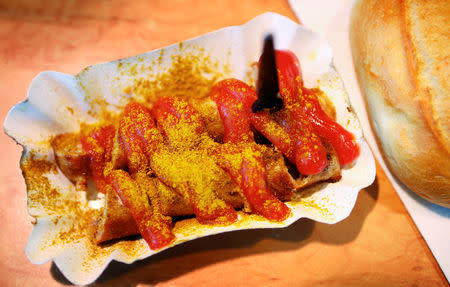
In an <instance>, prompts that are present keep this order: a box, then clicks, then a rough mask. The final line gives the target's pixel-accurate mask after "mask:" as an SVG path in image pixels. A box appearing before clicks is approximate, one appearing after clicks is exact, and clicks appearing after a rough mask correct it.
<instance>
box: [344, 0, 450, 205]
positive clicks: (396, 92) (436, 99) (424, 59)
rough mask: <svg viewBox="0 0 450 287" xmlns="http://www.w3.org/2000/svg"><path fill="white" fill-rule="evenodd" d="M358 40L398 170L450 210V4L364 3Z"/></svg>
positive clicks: (356, 49)
mask: <svg viewBox="0 0 450 287" xmlns="http://www.w3.org/2000/svg"><path fill="white" fill-rule="evenodd" d="M350 42H351V47H352V54H353V61H354V64H355V69H356V72H357V76H358V79H359V82H360V86H361V89H362V91H363V93H364V94H365V97H366V100H367V104H368V108H369V111H370V115H371V118H372V124H373V128H374V130H375V132H376V134H377V135H378V139H379V141H380V144H381V146H382V149H383V151H384V156H385V158H386V159H387V161H388V163H389V165H390V168H391V170H392V171H393V172H394V174H395V175H396V176H397V177H398V178H399V179H400V180H401V181H402V182H403V183H404V184H405V185H406V186H408V187H409V188H410V189H411V190H413V191H415V192H416V193H417V194H419V195H421V196H422V197H424V198H426V199H428V200H430V201H432V202H434V203H437V204H440V205H442V206H446V207H450V89H449V82H448V81H449V80H450V1H448V0H440V1H409V0H366V1H356V3H355V6H354V8H353V12H352V17H351V23H350Z"/></svg>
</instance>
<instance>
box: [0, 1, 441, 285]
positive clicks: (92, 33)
mask: <svg viewBox="0 0 450 287" xmlns="http://www.w3.org/2000/svg"><path fill="white" fill-rule="evenodd" d="M130 3H131V1H109V2H106V1H83V2H82V1H53V0H41V1H35V2H32V3H25V2H24V1H19V2H18V3H8V1H7V0H5V1H3V0H1V1H0V39H1V42H0V95H1V102H0V113H1V114H0V115H1V118H3V119H4V118H5V116H6V113H7V112H8V110H9V109H10V108H11V107H12V106H13V105H14V104H16V103H18V102H19V101H22V100H23V99H24V98H25V95H26V91H27V87H28V85H29V83H30V81H31V79H32V78H33V77H34V76H35V75H36V74H37V73H38V72H39V71H42V70H56V71H60V72H64V73H70V74H75V73H77V72H78V71H80V70H81V69H82V68H84V67H85V66H88V65H90V64H94V63H99V62H104V61H109V60H113V59H117V58H123V57H127V56H132V55H136V54H140V53H143V52H146V51H149V50H152V49H156V48H159V47H162V46H165V45H168V44H172V43H175V42H178V41H180V40H185V39H187V38H191V37H194V36H198V35H200V34H203V33H205V32H209V31H213V30H215V29H218V28H222V27H225V26H229V25H240V24H243V23H245V22H247V21H248V20H250V19H251V18H253V17H255V16H257V15H259V14H261V13H263V12H266V11H273V12H278V13H280V14H282V15H285V16H287V17H289V18H291V19H294V20H295V16H294V14H293V12H292V11H291V10H290V8H289V5H288V3H287V2H285V1H276V0H264V1H263V0H251V1H249V0H247V1H242V0H241V1H239V0H233V1H221V0H210V1H199V0H178V1H163V0H156V1H134V2H132V4H130ZM0 149H1V164H2V172H1V175H0V181H1V182H0V198H1V199H2V208H0V218H1V219H2V220H1V231H2V232H1V233H0V242H1V245H0V286H61V285H65V284H68V282H67V281H66V280H65V279H64V278H63V276H62V275H61V273H60V272H59V271H58V270H57V268H56V267H55V265H53V264H52V263H51V262H49V263H46V264H43V265H40V266H37V265H32V264H31V263H30V262H29V261H28V260H27V258H26V257H25V254H24V251H23V250H24V247H25V244H26V241H27V237H28V235H29V234H30V231H31V228H32V225H31V224H30V221H31V218H30V217H29V216H28V215H27V211H26V195H25V184H24V182H23V179H22V176H21V172H20V169H19V167H18V162H19V157H20V153H21V147H20V146H18V145H16V144H15V143H14V142H13V141H12V140H11V139H9V138H8V137H7V136H5V135H4V134H1V135H0ZM446 284H448V282H447V281H446V279H445V277H444V275H443V273H442V272H441V270H440V269H439V266H438V264H437V263H436V261H435V259H434V258H433V256H432V254H431V252H430V250H429V249H428V247H427V245H426V243H425V242H424V240H423V239H422V237H421V235H420V233H419V232H418V230H417V229H416V227H415V225H414V223H413V222H412V220H411V218H410V217H409V215H408V213H407V212H406V210H405V208H404V206H403V205H402V203H401V201H400V200H399V198H398V196H397V194H396V193H395V191H394V189H393V188H392V186H391V184H390V183H389V181H388V179H387V178H386V176H385V174H384V173H383V171H382V169H381V168H380V166H379V165H377V178H376V180H375V182H374V184H372V185H371V186H370V187H368V188H367V189H365V190H363V191H361V192H360V194H359V198H358V201H357V203H356V206H355V208H354V210H353V212H352V213H351V215H350V217H349V218H347V219H346V220H344V221H343V222H341V223H338V224H335V225H327V224H321V223H315V222H313V221H310V220H300V221H298V222H297V223H295V224H294V225H292V226H290V227H289V228H286V229H283V230H258V231H243V232H235V233H227V234H222V235H217V236H214V237H211V238H206V239H200V240H196V241H193V242H189V243H187V244H184V245H182V246H178V247H175V248H173V249H170V250H168V251H166V252H163V253H162V254H159V255H157V256H155V257H152V258H149V259H147V260H144V261H141V262H138V263H136V264H133V265H125V264H119V263H113V264H111V266H110V267H109V268H108V269H107V270H106V272H105V273H104V274H103V276H102V277H100V279H99V280H98V281H97V283H96V284H95V286H97V285H98V286H153V285H158V286H196V287H200V286H342V285H344V286H425V285H426V286H443V285H446Z"/></svg>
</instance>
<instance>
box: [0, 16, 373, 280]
mask: <svg viewBox="0 0 450 287" xmlns="http://www.w3.org/2000/svg"><path fill="white" fill-rule="evenodd" d="M269 32H271V33H273V34H274V38H275V46H276V48H277V49H290V50H291V51H293V52H294V53H295V54H296V55H297V56H298V58H299V60H300V63H301V67H302V73H303V77H304V81H305V85H306V86H307V87H309V88H312V87H319V88H320V89H322V90H323V91H324V92H325V93H326V94H327V96H328V97H329V98H330V99H331V101H332V102H333V103H334V105H335V109H336V115H337V121H338V122H339V123H340V124H341V125H342V126H344V127H345V128H346V129H347V130H349V131H351V132H352V133H353V134H354V135H355V137H356V139H357V141H358V143H359V146H360V148H361V155H360V156H359V158H358V159H357V161H356V163H355V164H354V165H352V166H351V167H346V168H344V169H343V170H342V179H341V180H340V181H338V182H335V183H328V184H320V185H318V188H317V187H316V189H315V190H314V191H311V190H309V191H307V192H303V193H302V194H301V196H300V197H299V198H298V199H297V200H295V201H292V202H288V203H287V205H288V206H289V207H290V208H291V210H292V215H291V216H290V217H289V218H288V219H286V220H285V221H284V222H282V223H273V222H269V221H266V220H265V219H264V218H262V217H260V216H257V215H248V214H244V213H242V212H239V221H238V222H237V223H235V224H233V225H230V226H225V227H223V226H208V225H199V224H196V220H195V218H194V219H187V220H183V221H180V222H177V223H176V224H175V226H174V233H175V235H176V237H177V240H176V242H175V243H174V244H173V245H171V246H174V245H177V244H180V243H182V242H185V241H188V240H193V239H196V238H199V237H204V236H208V235H212V234H217V233H221V232H227V231H236V230H241V229H255V228H280V227H286V226H288V225H290V224H292V223H293V222H295V221H297V220H298V219H299V218H302V217H306V218H310V219H312V220H315V221H319V222H326V223H330V224H332V223H336V222H338V221H341V220H343V219H344V218H346V217H347V216H348V215H349V214H350V212H351V210H352V208H353V206H354V205H355V201H356V198H357V195H358V192H359V190H361V189H362V188H364V187H366V186H368V185H370V184H371V183H372V182H373V180H374V178H375V162H374V159H373V157H372V154H371V152H370V149H369V147H368V145H367V144H366V142H365V140H364V138H363V134H362V131H361V127H360V124H359V122H358V119H357V118H356V115H355V114H354V113H353V112H352V110H351V106H350V103H349V99H348V96H347V94H346V91H345V89H344V86H343V83H342V81H341V79H340V77H339V75H338V74H337V72H336V71H335V69H334V67H333V65H332V51H331V48H330V46H329V45H328V44H327V42H326V41H325V40H324V39H322V38H320V37H319V36H318V35H316V34H315V33H314V32H312V31H310V30H308V29H307V28H305V27H302V26H299V25H298V24H296V23H294V22H292V21H291V20H289V19H287V18H285V17H283V16H280V15H278V14H273V13H266V14H263V15H260V16H258V17H256V18H254V19H253V20H251V21H250V22H248V23H246V24H244V25H242V26H235V27H227V28H224V29H221V30H218V31H215V32H212V33H209V34H206V35H203V36H201V37H198V38H195V39H192V40H188V41H185V42H183V44H176V45H172V46H169V47H166V48H163V49H162V50H155V51H151V52H148V53H145V54H142V55H139V56H136V57H131V58H127V59H122V60H118V61H113V62H108V63H103V64H98V65H94V66H91V67H88V68H86V69H84V70H83V71H82V72H80V73H79V74H77V75H75V76H72V75H67V74H62V73H58V72H51V71H46V72H42V73H40V74H39V75H37V76H36V77H35V78H34V80H33V81H32V83H31V85H30V87H29V90H28V96H27V99H26V100H25V101H24V102H22V103H19V104H17V105H16V106H14V107H13V108H12V109H11V111H10V112H9V114H8V116H7V118H6V120H5V124H4V128H5V132H6V133H7V134H8V135H9V136H10V137H11V138H13V139H14V140H15V141H17V142H18V143H19V144H20V145H22V146H23V148H24V152H23V156H22V163H24V164H26V163H27V162H29V161H30V159H31V158H33V161H31V162H33V164H34V165H35V166H28V167H27V168H29V169H30V168H34V173H33V174H32V175H27V173H25V174H24V176H25V180H26V181H27V189H28V190H27V195H28V211H29V213H30V215H31V216H33V217H35V218H36V224H35V226H34V227H33V231H32V233H31V235H30V238H29V240H28V243H27V246H26V248H25V252H26V255H27V256H28V258H29V260H30V261H31V262H32V263H35V264H41V263H44V262H46V261H48V260H53V261H54V262H55V264H56V265H57V266H58V268H59V269H60V270H61V272H62V273H63V274H64V275H65V276H66V277H67V279H69V280H70V281H71V282H73V283H75V284H89V283H91V282H93V281H95V280H96V278H98V276H99V275H100V274H101V273H102V271H103V270H104V269H105V268H106V267H107V266H108V264H109V262H110V261H111V260H116V261H120V262H124V263H132V262H134V261H136V260H139V259H143V258H146V257H149V256H151V255H153V254H156V253H158V252H161V251H162V250H158V251H153V250H150V249H149V247H148V246H147V244H146V243H145V241H144V240H143V239H136V240H127V241H118V242H115V243H111V244H109V245H106V246H101V247H100V246H97V245H96V244H95V243H93V242H92V241H91V240H90V239H89V236H88V232H90V231H89V230H90V229H89V228H87V227H88V226H89V225H86V222H87V221H88V220H92V219H93V218H95V216H98V215H99V214H100V211H101V209H102V207H103V204H104V202H103V200H104V199H103V198H101V197H99V198H93V199H89V197H88V196H87V192H83V191H81V192H80V191H76V190H75V187H74V185H73V184H72V183H71V182H70V181H69V180H68V179H66V178H65V176H64V175H63V174H62V172H61V171H60V170H59V169H58V168H57V166H56V164H55V160H54V155H53V150H52V149H51V147H50V143H49V140H50V139H51V137H52V136H55V135H57V134H60V133H65V132H78V131H79V129H80V124H81V123H95V122H96V121H98V120H99V118H98V117H96V114H98V111H97V110H96V109H97V108H102V109H104V108H106V109H108V110H109V111H111V112H114V111H117V112H119V111H120V110H121V109H122V108H123V107H124V106H125V105H126V103H127V102H128V101H129V100H130V98H132V97H137V96H138V95H135V94H133V92H129V91H128V92H127V91H126V89H125V87H126V86H127V85H128V86H129V84H130V82H133V81H134V80H135V79H138V78H146V77H149V78H151V77H152V76H153V75H154V74H155V73H158V72H162V71H166V70H167V69H168V68H169V67H170V66H171V61H172V59H173V56H174V55H180V54H183V53H195V52H196V51H202V53H204V54H207V55H208V57H209V59H212V61H216V62H217V63H219V65H218V66H217V69H222V72H223V73H222V76H223V78H227V77H235V78H238V79H242V80H244V79H246V77H248V75H249V71H250V64H251V63H252V62H255V61H257V60H258V58H259V55H260V53H261V50H262V39H263V38H264V36H265V35H266V34H267V33H269ZM130 65H132V66H133V68H132V69H131V68H129V69H124V68H123V67H126V66H128V67H130ZM149 66H151V68H149ZM225 66H226V69H224V68H223V67H225ZM94 102H95V103H97V104H96V105H95V104H93V103H94ZM40 159H44V160H43V161H40ZM49 195H51V196H49ZM69 207H70V208H69ZM83 224H84V225H83ZM235 236H239V233H236V234H235ZM171 246H169V247H171ZM169 247H168V248H169Z"/></svg>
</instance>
